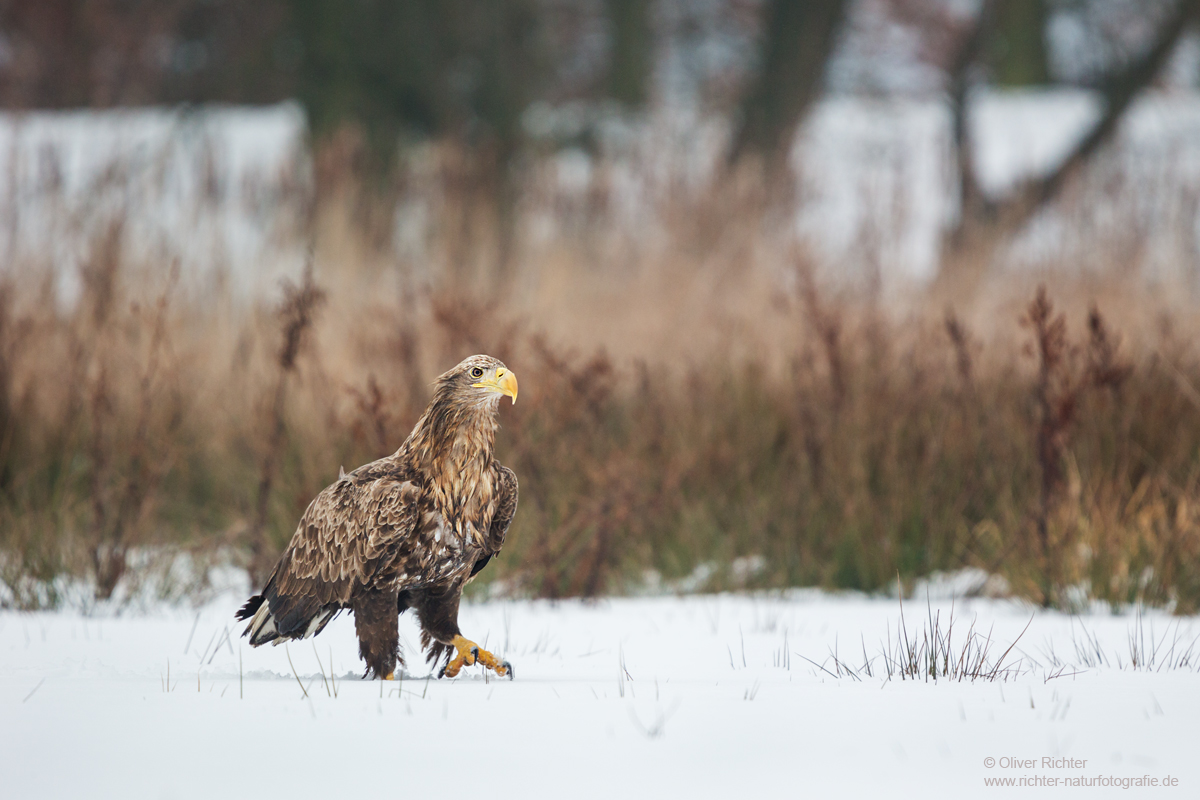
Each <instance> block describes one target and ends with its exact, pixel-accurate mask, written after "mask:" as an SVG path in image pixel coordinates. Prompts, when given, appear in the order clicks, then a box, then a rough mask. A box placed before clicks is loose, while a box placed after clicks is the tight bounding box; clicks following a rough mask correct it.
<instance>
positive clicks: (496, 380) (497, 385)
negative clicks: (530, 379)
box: [471, 367, 517, 405]
mask: <svg viewBox="0 0 1200 800" xmlns="http://www.w3.org/2000/svg"><path fill="white" fill-rule="evenodd" d="M471 388H473V389H491V390H492V391H493V392H499V393H500V394H505V395H508V396H509V397H511V398H512V401H513V405H516V403H517V376H516V375H514V374H513V373H512V371H511V370H507V369H505V368H504V367H497V369H496V374H495V376H494V377H491V378H484V379H483V380H481V381H480V382H479V383H472V384H471Z"/></svg>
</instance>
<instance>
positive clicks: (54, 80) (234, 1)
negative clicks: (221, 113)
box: [0, 0, 294, 108]
mask: <svg viewBox="0 0 1200 800" xmlns="http://www.w3.org/2000/svg"><path fill="white" fill-rule="evenodd" d="M285 19H286V15H285V14H284V8H283V6H282V5H281V4H280V2H279V0H260V1H259V2H257V3H255V4H253V6H251V5H249V4H246V3H243V2H239V0H0V104H3V105H4V106H6V107H9V108H76V107H85V106H100V107H104V106H116V105H144V104H148V103H162V102H183V101H187V102H205V101H211V100H223V101H226V102H249V103H261V102H275V101H278V100H281V99H284V98H286V97H288V96H290V94H291V92H292V70H293V67H294V59H289V57H288V52H287V48H286V47H281V46H280V43H281V42H283V41H284V37H285V34H286V31H285V30H284V22H285Z"/></svg>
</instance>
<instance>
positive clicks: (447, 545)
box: [237, 355, 517, 679]
mask: <svg viewBox="0 0 1200 800" xmlns="http://www.w3.org/2000/svg"><path fill="white" fill-rule="evenodd" d="M505 395H507V396H508V397H511V398H512V401H513V402H514V403H515V402H517V378H516V376H515V375H513V373H512V372H511V371H510V370H509V369H508V368H507V367H505V366H504V364H502V363H500V362H499V361H497V360H496V359H494V358H492V357H490V356H483V355H479V356H471V357H470V358H468V359H466V360H464V361H463V362H462V363H461V364H459V365H458V366H456V367H455V368H454V369H452V370H450V371H449V372H447V373H445V374H444V375H442V376H441V377H439V378H438V379H437V382H436V384H435V388H434V392H433V400H432V401H431V402H430V404H429V407H428V408H427V409H425V413H424V414H422V415H421V418H420V420H418V422H417V425H416V427H415V428H413V431H412V433H411V434H409V436H408V438H407V439H406V440H405V441H404V444H403V445H401V446H400V449H399V450H397V451H396V452H395V453H393V454H392V455H390V456H387V457H386V458H381V459H379V460H378V461H373V462H371V463H370V464H366V465H364V466H361V467H359V468H358V469H356V470H354V471H353V472H351V473H349V474H345V473H343V474H342V475H341V477H339V478H338V481H337V482H336V483H334V484H333V485H332V486H329V487H327V488H326V489H325V490H324V491H322V492H321V493H320V494H318V495H317V496H316V498H315V499H314V500H313V501H312V503H310V504H309V506H308V509H307V510H306V511H305V512H304V516H303V517H301V519H300V525H299V527H297V528H296V533H295V534H294V535H293V536H292V541H291V543H290V544H289V545H288V547H287V549H286V550H285V551H284V552H283V556H282V557H280V559H279V563H278V564H277V565H276V566H275V570H274V572H272V573H271V577H270V578H269V579H268V580H267V584H266V586H265V587H264V588H263V591H262V594H258V595H255V596H254V597H251V598H250V600H249V601H248V602H247V603H246V605H244V606H243V607H242V608H241V610H240V611H238V614H237V616H238V619H243V620H245V619H248V620H250V624H249V625H248V626H247V627H246V631H245V633H244V634H243V635H248V636H249V637H250V644H252V645H254V646H255V647H257V646H259V645H262V644H266V643H268V642H270V643H272V644H279V643H280V642H283V641H287V640H289V639H304V638H307V637H309V636H315V635H316V634H318V633H320V632H321V631H322V630H323V629H324V628H325V626H326V625H328V624H329V621H330V620H331V619H333V617H334V616H335V615H336V614H338V613H339V612H340V611H342V610H343V609H349V610H350V611H352V612H354V627H355V630H356V632H357V633H358V641H359V654H360V655H361V656H362V658H363V660H364V661H365V662H366V663H367V674H373V675H374V676H376V677H380V678H384V679H391V678H392V677H393V674H394V673H395V670H396V663H397V661H399V663H400V664H401V665H403V664H404V661H403V658H402V657H401V655H400V644H399V628H398V621H399V615H400V614H402V613H403V612H404V611H405V610H407V609H409V608H412V609H415V610H416V612H417V617H418V619H419V621H420V625H421V646H422V647H423V648H424V649H425V651H426V654H427V658H428V660H429V661H430V662H431V663H434V664H436V663H437V662H438V661H439V660H442V659H443V658H444V659H445V663H444V665H443V668H442V671H441V673H440V674H441V675H445V676H447V677H454V676H455V675H457V674H458V673H459V670H461V669H462V668H463V666H464V665H470V664H474V663H476V662H478V663H479V664H482V665H483V666H485V667H487V668H489V669H491V670H493V671H495V672H496V673H497V674H499V675H507V676H508V677H509V678H511V677H512V675H513V669H512V666H511V665H510V664H509V663H508V662H507V661H503V660H500V659H498V658H496V656H494V655H492V654H491V653H489V652H487V651H486V650H484V649H483V648H481V647H479V646H478V645H477V644H475V643H474V642H472V641H470V640H469V639H466V638H465V637H463V635H462V633H461V632H460V631H459V629H458V601H459V598H460V597H461V596H462V591H463V587H464V586H465V585H466V583H467V582H468V581H469V580H470V579H471V578H472V577H474V575H475V574H476V573H478V572H479V571H480V570H481V569H483V567H484V566H485V565H486V564H487V563H488V561H489V560H490V559H491V558H492V557H493V556H495V555H496V553H498V552H500V548H501V547H502V546H503V545H504V535H505V533H506V532H507V531H508V525H509V523H510V522H512V518H513V514H514V513H515V512H516V510H517V477H516V475H514V474H513V471H512V470H510V469H508V468H507V467H504V466H501V465H500V464H499V462H497V461H496V460H495V458H494V456H493V454H492V451H493V446H494V442H495V438H496V429H497V428H498V427H499V424H498V422H497V419H496V417H497V413H498V409H499V405H500V402H499V401H500V398H501V397H503V396H505ZM451 656H453V657H451Z"/></svg>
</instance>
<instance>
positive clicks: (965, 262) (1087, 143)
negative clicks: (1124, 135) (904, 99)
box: [937, 0, 1200, 296]
mask: <svg viewBox="0 0 1200 800" xmlns="http://www.w3.org/2000/svg"><path fill="white" fill-rule="evenodd" d="M1009 1H1010V0H991V1H990V2H985V3H984V7H983V9H982V12H981V15H980V19H979V22H978V23H977V25H976V26H975V28H973V29H972V31H971V32H970V33H969V34H968V36H967V39H966V40H965V41H964V45H963V48H962V50H961V51H960V55H959V58H958V59H956V63H955V68H954V73H953V74H952V76H951V105H952V109H953V113H954V133H955V144H956V146H957V149H958V159H957V164H958V169H959V179H960V185H961V187H962V188H961V198H962V201H963V203H962V209H961V212H960V216H959V222H958V225H957V227H956V228H955V230H954V231H952V232H951V234H950V235H949V237H948V238H947V240H946V242H945V247H944V251H943V258H942V266H941V271H940V273H939V275H938V287H937V288H938V289H939V290H940V291H942V292H943V293H953V294H959V295H961V294H964V293H965V294H966V295H967V296H970V295H972V294H974V292H975V289H976V288H977V286H978V284H979V281H980V280H981V279H982V278H983V276H984V274H985V273H986V271H987V269H988V268H989V267H990V266H991V263H992V261H993V260H994V257H995V254H996V252H997V250H998V249H999V248H1000V247H1001V246H1002V245H1003V244H1004V243H1005V242H1007V241H1009V240H1010V239H1011V238H1012V236H1013V235H1014V234H1015V233H1016V232H1017V231H1019V230H1020V229H1021V228H1022V227H1023V226H1024V225H1025V224H1026V223H1027V222H1029V220H1030V219H1032V218H1033V217H1034V216H1035V215H1036V214H1037V213H1038V211H1040V210H1041V209H1042V208H1043V207H1044V206H1046V205H1047V204H1048V203H1050V202H1052V201H1053V200H1055V199H1056V198H1057V197H1058V196H1059V194H1060V193H1061V192H1062V190H1063V188H1064V187H1065V186H1066V185H1067V184H1068V183H1069V182H1070V181H1071V180H1072V179H1073V178H1075V177H1076V176H1077V175H1078V174H1079V173H1080V172H1082V170H1083V169H1084V167H1085V166H1086V165H1087V162H1088V161H1089V159H1090V158H1091V157H1092V156H1093V155H1095V153H1096V152H1097V151H1098V150H1099V149H1100V148H1101V147H1102V146H1103V145H1104V144H1105V143H1106V142H1108V141H1109V139H1111V138H1112V136H1113V134H1114V133H1115V132H1116V130H1117V126H1118V124H1119V123H1120V121H1121V119H1122V117H1123V116H1124V114H1125V112H1126V111H1127V110H1128V108H1129V106H1130V104H1131V103H1132V102H1133V100H1134V99H1135V98H1136V97H1137V95H1138V94H1139V93H1140V92H1141V91H1142V90H1143V89H1145V88H1146V87H1147V86H1148V85H1149V84H1150V83H1151V82H1152V81H1153V80H1154V78H1155V76H1156V75H1158V73H1159V71H1160V70H1161V69H1162V67H1163V65H1164V64H1165V63H1166V61H1167V58H1168V57H1169V56H1170V55H1171V52H1172V51H1173V50H1174V48H1175V45H1176V43H1177V42H1178V41H1179V38H1180V36H1182V35H1183V33H1184V31H1185V30H1186V29H1187V27H1188V25H1189V24H1190V23H1191V22H1192V21H1193V20H1195V19H1196V18H1197V16H1200V0H1179V2H1178V4H1177V6H1176V8H1175V12H1174V13H1173V14H1172V15H1171V16H1170V17H1169V18H1168V19H1167V20H1166V22H1164V23H1163V25H1162V27H1161V28H1160V29H1159V32H1158V35H1157V36H1156V37H1155V40H1154V42H1153V44H1152V45H1151V46H1150V48H1149V49H1148V50H1147V51H1146V52H1145V54H1143V55H1142V56H1141V57H1140V58H1138V59H1135V60H1133V61H1131V62H1130V63H1129V64H1128V65H1126V66H1125V67H1124V68H1122V69H1119V70H1116V71H1114V72H1113V73H1112V74H1111V75H1109V76H1108V77H1107V78H1106V79H1105V80H1104V81H1103V82H1102V83H1101V86H1100V91H1101V93H1102V95H1103V97H1104V101H1105V102H1104V113H1103V114H1102V115H1101V116H1100V118H1099V119H1098V120H1097V121H1096V123H1095V124H1094V125H1093V126H1092V128H1091V129H1090V130H1089V131H1088V132H1087V134H1086V135H1084V136H1083V137H1082V138H1081V139H1080V140H1079V143H1078V144H1076V146H1075V147H1074V149H1072V151H1071V152H1070V153H1069V154H1068V155H1067V156H1066V157H1065V158H1064V159H1063V160H1062V161H1061V162H1060V163H1059V165H1058V166H1057V167H1056V168H1055V169H1053V170H1052V171H1050V172H1049V173H1048V174H1047V175H1045V176H1043V177H1040V178H1035V179H1032V180H1029V181H1027V182H1026V183H1025V184H1024V185H1022V186H1021V187H1019V188H1018V189H1017V190H1016V191H1014V192H1012V194H1010V195H1009V197H1007V198H1006V199H1004V200H1001V201H994V202H993V201H989V200H988V199H987V198H985V197H984V196H983V194H982V192H981V191H980V189H979V185H978V181H977V179H976V177H975V170H974V164H973V159H972V157H971V152H970V150H971V143H970V136H969V119H968V112H969V108H968V102H967V93H968V85H967V79H968V74H969V71H970V69H971V66H972V64H973V63H974V61H975V60H976V59H977V58H978V57H979V55H980V52H981V50H982V42H983V41H984V39H985V37H986V36H987V27H988V26H989V25H990V24H991V22H992V18H991V15H992V14H995V13H997V12H998V11H999V9H1000V8H1002V7H1003V5H1004V4H1005V3H1006V2H1009Z"/></svg>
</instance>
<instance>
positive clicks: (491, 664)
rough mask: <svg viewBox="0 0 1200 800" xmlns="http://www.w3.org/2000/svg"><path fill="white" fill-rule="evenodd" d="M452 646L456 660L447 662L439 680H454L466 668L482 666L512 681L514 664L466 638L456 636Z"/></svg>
mask: <svg viewBox="0 0 1200 800" xmlns="http://www.w3.org/2000/svg"><path fill="white" fill-rule="evenodd" d="M450 644H451V645H453V646H454V649H455V651H456V654H455V656H454V658H452V659H450V661H449V662H447V664H446V666H444V667H442V671H441V672H439V673H438V677H439V678H453V677H455V676H457V675H458V673H459V672H460V671H461V670H462V668H463V667H464V666H468V667H469V666H471V665H472V664H480V665H482V666H485V667H487V668H488V669H490V670H492V671H493V672H495V673H496V674H497V675H503V676H506V677H507V678H508V679H509V680H512V678H513V668H512V664H510V663H508V662H507V661H504V660H501V659H498V658H496V656H494V655H492V654H491V653H489V652H488V651H487V650H484V649H483V648H482V647H480V646H479V645H477V644H475V643H474V642H472V641H471V640H470V639H467V638H466V637H464V636H455V637H454V641H452V642H451V643H450Z"/></svg>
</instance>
